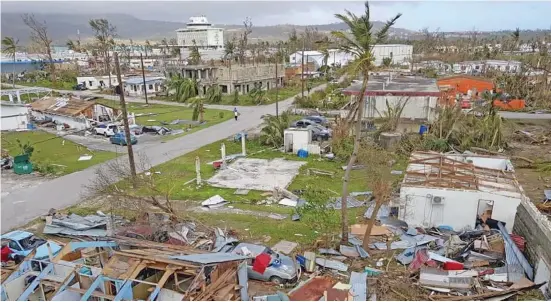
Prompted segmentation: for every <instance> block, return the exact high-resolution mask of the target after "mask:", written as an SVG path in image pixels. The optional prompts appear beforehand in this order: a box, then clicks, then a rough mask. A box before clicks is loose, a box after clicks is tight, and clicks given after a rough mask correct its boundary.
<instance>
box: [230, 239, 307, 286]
mask: <svg viewBox="0 0 551 302" xmlns="http://www.w3.org/2000/svg"><path fill="white" fill-rule="evenodd" d="M243 248H245V249H246V250H248V251H250V253H251V254H250V256H252V257H253V259H249V260H248V261H247V272H248V275H249V278H251V279H255V280H262V281H270V282H273V283H276V284H284V283H295V282H297V279H298V270H299V269H300V267H299V265H298V264H297V263H296V262H295V261H294V260H293V259H292V258H291V257H288V256H285V255H283V254H280V253H277V252H275V251H273V250H272V249H270V248H269V247H266V246H263V245H258V244H252V243H239V244H238V245H237V246H236V247H235V248H234V249H233V250H232V252H231V253H233V254H237V255H243ZM262 253H266V254H268V255H270V256H271V258H272V259H271V261H270V264H269V265H268V267H267V268H266V271H264V273H263V274H260V273H258V272H256V271H253V263H254V258H256V256H258V255H260V254H262Z"/></svg>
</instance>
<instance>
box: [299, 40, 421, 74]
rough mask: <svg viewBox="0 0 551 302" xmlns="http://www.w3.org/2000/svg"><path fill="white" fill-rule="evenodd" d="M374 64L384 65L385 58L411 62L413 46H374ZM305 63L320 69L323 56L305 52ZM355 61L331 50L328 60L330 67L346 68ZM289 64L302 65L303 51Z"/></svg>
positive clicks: (319, 53) (397, 63) (315, 52)
mask: <svg viewBox="0 0 551 302" xmlns="http://www.w3.org/2000/svg"><path fill="white" fill-rule="evenodd" d="M372 52H373V56H374V64H375V65H377V66H380V65H382V64H383V59H384V58H391V59H392V64H395V65H401V64H408V63H409V62H411V58H412V55H413V46H412V45H405V44H379V45H374V46H373V49H372ZM304 56H305V58H304V61H305V62H306V60H308V62H316V65H317V66H318V68H319V67H321V66H323V57H324V56H323V54H322V53H321V52H319V51H315V50H308V51H304ZM352 60H354V56H353V55H352V54H349V53H346V52H343V51H341V50H338V49H329V56H328V58H327V65H328V66H333V65H336V66H345V65H347V64H348V63H350V62H351V61H352ZM289 62H290V63H291V64H293V63H296V64H300V63H301V62H302V51H297V52H295V53H293V54H291V55H290V56H289Z"/></svg>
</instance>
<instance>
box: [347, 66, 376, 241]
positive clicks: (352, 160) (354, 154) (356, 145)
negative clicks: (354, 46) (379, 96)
mask: <svg viewBox="0 0 551 302" xmlns="http://www.w3.org/2000/svg"><path fill="white" fill-rule="evenodd" d="M363 77H364V79H363V83H362V89H361V90H360V95H359V97H360V100H359V102H358V106H359V108H358V120H357V121H356V133H355V138H354V151H353V152H352V156H350V160H349V161H348V165H347V166H346V171H345V172H344V178H343V183H342V198H341V211H342V212H341V216H342V222H341V223H342V242H343V243H346V242H348V212H347V211H348V209H347V204H346V202H347V200H348V182H349V181H350V172H352V166H353V165H354V164H355V163H356V158H357V157H358V151H359V150H360V140H361V132H362V117H363V111H364V106H365V92H366V90H367V81H368V80H369V74H368V72H364V75H363Z"/></svg>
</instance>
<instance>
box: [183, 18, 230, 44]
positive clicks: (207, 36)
mask: <svg viewBox="0 0 551 302" xmlns="http://www.w3.org/2000/svg"><path fill="white" fill-rule="evenodd" d="M176 39H177V40H178V46H180V47H182V48H184V49H189V48H190V47H192V46H194V43H193V41H195V45H196V46H198V47H199V48H204V49H220V48H224V29H223V28H215V27H213V26H212V24H211V23H209V21H208V20H207V17H205V16H200V17H191V18H189V22H188V23H187V26H186V28H180V29H177V30H176Z"/></svg>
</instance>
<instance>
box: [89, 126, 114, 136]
mask: <svg viewBox="0 0 551 302" xmlns="http://www.w3.org/2000/svg"><path fill="white" fill-rule="evenodd" d="M118 132H119V127H118V126H117V125H115V124H107V125H105V124H101V125H98V126H97V127H96V128H94V133H95V134H98V135H104V136H106V137H107V136H113V135H115V133H118Z"/></svg>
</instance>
